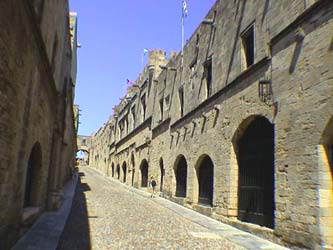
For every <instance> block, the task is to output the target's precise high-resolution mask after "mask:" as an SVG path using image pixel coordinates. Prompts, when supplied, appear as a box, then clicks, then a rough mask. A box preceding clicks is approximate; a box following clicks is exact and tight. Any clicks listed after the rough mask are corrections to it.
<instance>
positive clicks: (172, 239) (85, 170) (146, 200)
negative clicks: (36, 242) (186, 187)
mask: <svg viewBox="0 0 333 250" xmlns="http://www.w3.org/2000/svg"><path fill="white" fill-rule="evenodd" d="M80 175H81V181H79V183H78V186H77V189H76V194H75V197H74V200H73V205H72V210H71V212H70V215H69V220H68V221H67V224H66V226H65V229H64V232H63V234H62V236H61V240H60V242H59V245H58V250H65V249H66V250H76V249H80V250H83V249H135V250H139V249H146V250H150V249H152V250H155V249H174V250H176V249H182V250H183V249H209V250H213V249H237V250H238V249H240V250H241V249H280V247H279V246H277V245H273V246H272V245H270V244H271V243H269V244H268V245H267V244H266V241H263V240H259V241H258V242H259V243H258V242H257V241H256V242H255V243H253V242H251V239H249V247H248V246H246V243H244V242H246V241H247V240H246V239H247V235H249V234H247V233H244V234H242V233H239V232H241V231H239V230H237V229H232V227H230V226H228V225H225V226H219V225H224V224H223V223H219V222H214V221H213V220H211V219H210V218H207V217H204V216H202V215H199V214H197V213H195V212H194V211H191V210H188V209H185V208H183V207H180V206H178V205H176V204H173V203H172V202H169V201H166V200H164V199H162V198H159V197H155V198H150V196H149V195H148V194H144V193H143V192H141V191H135V190H134V189H132V188H129V187H125V186H124V185H123V184H120V183H119V182H118V181H115V180H110V179H109V178H107V177H105V176H103V175H101V174H100V173H98V172H96V171H95V170H93V169H89V167H81V168H80ZM139 192H141V193H142V194H140V193H139ZM163 204H165V205H163ZM168 204H169V205H168ZM182 211H185V212H182ZM186 211H187V212H186ZM195 218H197V219H195ZM205 218H206V219H205ZM203 220H204V221H208V222H209V223H210V224H209V225H213V227H214V226H215V227H216V225H218V226H217V227H218V228H217V229H218V230H211V228H212V227H210V226H207V227H206V226H203V225H204V223H205V222H204V223H203V224H202V223H201V224H200V221H203ZM215 229H216V228H215ZM223 230H224V231H225V232H226V234H221V232H222V231H223ZM233 230H234V231H233ZM217 232H219V233H217ZM228 232H229V234H228ZM230 232H233V234H232V236H230V235H231V234H230ZM227 236H229V237H227ZM253 237H255V236H253ZM252 241H253V240H252ZM239 242H240V243H239ZM263 242H264V243H263ZM242 244H243V246H242ZM244 246H246V247H244ZM260 246H264V247H263V248H261V247H260ZM281 249H282V248H281Z"/></svg>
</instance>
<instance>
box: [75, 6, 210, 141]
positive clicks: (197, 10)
mask: <svg viewBox="0 0 333 250" xmlns="http://www.w3.org/2000/svg"><path fill="white" fill-rule="evenodd" d="M215 1H216V0H187V5H188V16H187V18H186V20H185V40H186V39H188V38H190V36H191V35H192V33H193V32H194V31H195V29H196V28H197V27H198V25H199V24H200V22H201V21H202V19H203V18H204V17H205V16H206V14H207V13H208V11H209V9H210V8H211V7H212V6H213V4H214V3H215ZM70 9H71V11H75V12H77V13H78V40H79V43H80V44H81V45H82V48H80V49H79V51H78V78H77V85H76V94H75V95H76V96H75V103H76V104H78V105H80V109H81V110H82V111H81V114H82V115H81V117H80V122H81V124H80V127H79V134H82V135H90V134H91V133H93V132H94V131H97V130H98V128H99V127H101V126H102V125H103V123H105V122H106V121H107V120H108V118H109V116H110V115H111V114H112V107H113V106H114V105H115V104H118V103H119V98H120V97H122V96H124V95H125V93H126V88H127V85H126V79H127V78H128V79H131V80H135V79H137V77H138V75H139V73H140V71H141V58H142V53H143V49H144V48H147V49H164V50H165V51H167V52H169V51H172V50H174V51H180V49H181V13H182V3H181V0H121V1H112V0H94V1H88V0H70Z"/></svg>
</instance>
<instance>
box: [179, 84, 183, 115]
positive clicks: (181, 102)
mask: <svg viewBox="0 0 333 250" xmlns="http://www.w3.org/2000/svg"><path fill="white" fill-rule="evenodd" d="M178 94H179V106H180V117H183V115H184V88H183V87H181V88H179V90H178Z"/></svg>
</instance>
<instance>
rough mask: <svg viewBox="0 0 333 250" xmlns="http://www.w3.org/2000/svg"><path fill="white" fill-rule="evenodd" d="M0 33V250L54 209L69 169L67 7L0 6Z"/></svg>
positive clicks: (72, 146) (10, 0)
mask: <svg viewBox="0 0 333 250" xmlns="http://www.w3.org/2000/svg"><path fill="white" fill-rule="evenodd" d="M0 26H1V30H0V53H1V57H0V96H1V98H0V175H1V182H0V222H1V225H0V249H9V248H10V247H11V246H12V245H13V244H14V243H15V241H16V240H17V239H18V238H19V237H20V236H21V235H22V234H23V233H24V232H25V230H26V229H27V228H29V227H30V226H31V225H32V224H33V222H34V221H35V220H36V218H38V216H39V215H40V214H41V213H43V212H44V211H46V210H49V209H55V208H57V207H59V205H60V202H61V190H62V187H63V186H64V184H65V182H66V181H67V180H68V179H69V178H70V174H71V168H73V167H74V163H75V153H76V131H75V127H74V118H73V117H74V114H73V97H74V95H73V93H74V87H73V86H74V85H73V79H72V77H71V74H72V72H71V64H72V53H73V51H72V48H71V42H70V28H69V7H68V1H44V0H33V1H22V0H4V1H1V3H0ZM74 49H76V48H74Z"/></svg>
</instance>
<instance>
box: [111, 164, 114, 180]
mask: <svg viewBox="0 0 333 250" xmlns="http://www.w3.org/2000/svg"><path fill="white" fill-rule="evenodd" d="M111 175H112V177H114V163H113V162H112V164H111Z"/></svg>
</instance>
